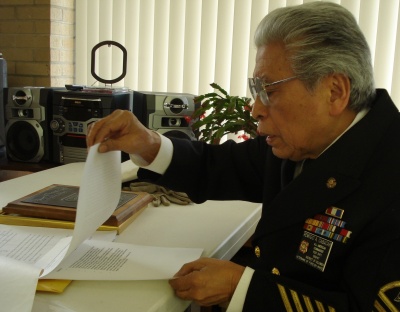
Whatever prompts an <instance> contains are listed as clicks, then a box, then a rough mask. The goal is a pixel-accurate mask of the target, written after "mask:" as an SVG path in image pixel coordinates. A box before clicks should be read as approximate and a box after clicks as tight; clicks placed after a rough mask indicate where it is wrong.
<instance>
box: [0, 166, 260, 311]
mask: <svg viewBox="0 0 400 312" xmlns="http://www.w3.org/2000/svg"><path fill="white" fill-rule="evenodd" d="M83 166H84V163H72V164H67V165H63V166H59V167H55V168H51V169H47V170H43V171H40V172H35V173H32V174H29V175H26V176H22V177H18V178H15V179H12V180H8V181H5V182H1V183H0V207H3V206H5V205H6V204H7V203H8V202H10V201H12V200H15V199H17V198H19V197H22V196H24V195H27V194H29V193H32V192H34V191H37V190H39V189H41V188H43V187H46V186H48V185H50V184H55V183H58V184H66V185H77V186H79V183H80V180H81V175H82V170H83ZM260 216H261V205H260V204H257V203H247V202H240V201H225V202H217V201H207V202H205V203H203V204H201V205H196V204H192V205H188V206H179V205H171V206H169V207H152V206H151V205H149V207H148V208H146V209H145V210H144V211H143V212H142V213H141V214H140V215H139V217H138V218H137V219H136V220H135V221H134V222H133V223H132V224H131V225H130V226H129V227H128V228H127V229H126V230H125V231H124V232H123V233H122V234H121V235H119V236H118V238H117V241H118V242H124V243H135V244H141V245H151V246H165V247H200V248H203V249H204V253H203V256H207V257H214V258H219V259H230V258H231V257H232V256H233V255H234V254H235V253H236V252H237V251H238V250H239V249H240V248H241V247H242V245H243V244H244V243H245V242H246V241H247V240H248V239H249V238H250V236H251V235H252V234H253V233H254V230H255V226H256V224H257V222H258V220H259V218H260ZM189 305H190V302H187V301H183V300H181V299H178V298H177V297H176V296H175V295H174V293H173V291H172V289H171V288H170V286H169V284H168V282H167V281H166V280H159V281H73V282H72V283H71V284H70V285H69V286H68V287H67V289H66V290H65V291H64V293H62V294H52V293H37V294H36V296H35V301H34V305H33V310H32V311H40V312H46V311H52V312H53V311H61V312H72V311H76V312H78V311H96V312H102V311H119V312H123V311H140V312H145V311H149V312H156V311H157V312H167V311H168V312H169V311H171V312H176V311H184V310H185V309H186V308H187V307H188V306H189Z"/></svg>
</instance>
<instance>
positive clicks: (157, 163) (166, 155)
mask: <svg viewBox="0 0 400 312" xmlns="http://www.w3.org/2000/svg"><path fill="white" fill-rule="evenodd" d="M156 133H157V134H158V135H159V136H160V138H161V145H160V150H159V151H158V154H157V156H156V158H154V160H153V162H152V163H150V164H147V163H145V162H144V160H143V159H142V158H141V157H139V156H138V155H134V154H130V155H129V157H130V159H131V160H132V161H133V163H134V164H136V165H137V166H139V167H142V168H145V169H148V170H151V171H153V172H156V173H159V174H164V173H165V171H166V170H167V168H168V166H169V165H170V163H171V159H172V154H173V152H174V146H173V145H172V142H171V140H170V139H168V138H167V137H165V136H163V135H161V134H160V133H158V132H156Z"/></svg>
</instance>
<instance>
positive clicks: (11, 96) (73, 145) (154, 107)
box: [5, 87, 200, 164]
mask: <svg viewBox="0 0 400 312" xmlns="http://www.w3.org/2000/svg"><path fill="white" fill-rule="evenodd" d="M199 104H200V103H196V102H195V96H194V95H191V94H184V93H162V92H137V91H132V90H129V89H126V88H116V89H110V88H86V87H79V88H75V87H74V88H71V87H69V88H68V89H65V88H45V87H19V88H10V89H9V90H8V100H7V104H6V105H5V117H6V118H5V122H6V124H5V137H6V139H5V141H6V154H7V156H8V158H9V159H11V160H14V161H20V162H39V161H47V162H54V163H57V164H67V163H72V162H83V161H85V160H86V156H87V148H86V135H87V130H88V126H89V125H90V123H92V122H94V121H96V120H98V119H100V118H103V117H105V116H107V115H109V114H111V113H112V112H113V111H114V110H116V109H123V110H129V111H132V112H133V113H134V114H135V115H136V116H137V118H138V119H139V121H140V122H141V123H142V124H143V125H145V126H146V127H148V128H149V129H152V130H154V131H157V132H159V133H162V134H164V135H165V136H167V137H176V138H183V139H189V140H196V139H197V135H196V134H195V133H194V132H193V130H192V128H191V127H190V124H189V123H188V120H187V118H186V117H187V116H191V115H192V114H193V113H194V111H195V110H196V109H197V108H198V107H199ZM128 158H129V156H128V155H126V154H125V153H122V160H126V159H128Z"/></svg>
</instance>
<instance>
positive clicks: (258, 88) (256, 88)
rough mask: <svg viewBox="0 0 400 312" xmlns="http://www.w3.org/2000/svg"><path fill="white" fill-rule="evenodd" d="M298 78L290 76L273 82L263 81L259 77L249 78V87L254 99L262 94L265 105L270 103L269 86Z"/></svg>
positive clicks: (261, 97)
mask: <svg viewBox="0 0 400 312" xmlns="http://www.w3.org/2000/svg"><path fill="white" fill-rule="evenodd" d="M295 78H297V76H292V77H289V78H285V79H282V80H278V81H274V82H271V83H266V82H263V81H262V80H261V79H260V78H259V77H256V78H249V89H250V92H251V95H252V97H253V99H254V101H255V100H256V99H257V96H260V99H261V102H262V103H263V104H264V105H268V104H269V103H270V101H269V97H268V92H269V91H267V88H269V87H271V86H275V85H277V84H279V83H282V82H287V81H290V80H293V79H295Z"/></svg>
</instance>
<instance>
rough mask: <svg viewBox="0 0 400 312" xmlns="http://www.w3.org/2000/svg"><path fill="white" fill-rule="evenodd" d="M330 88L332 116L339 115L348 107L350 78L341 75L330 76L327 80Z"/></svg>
mask: <svg viewBox="0 0 400 312" xmlns="http://www.w3.org/2000/svg"><path fill="white" fill-rule="evenodd" d="M328 84H329V87H330V109H329V112H330V114H331V115H332V116H337V115H340V114H341V113H342V112H343V111H344V110H345V109H346V108H347V107H348V105H349V99H350V78H349V77H347V76H346V75H343V74H338V73H335V74H332V75H330V76H329V78H328Z"/></svg>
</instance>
